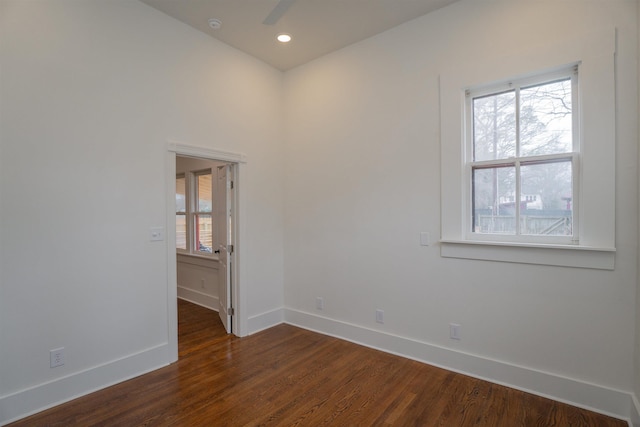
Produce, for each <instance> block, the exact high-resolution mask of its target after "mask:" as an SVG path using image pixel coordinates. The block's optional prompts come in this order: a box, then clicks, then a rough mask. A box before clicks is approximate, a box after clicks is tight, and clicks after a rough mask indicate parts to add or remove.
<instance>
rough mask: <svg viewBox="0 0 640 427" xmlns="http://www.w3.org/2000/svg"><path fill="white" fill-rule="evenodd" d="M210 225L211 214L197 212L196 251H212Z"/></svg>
mask: <svg viewBox="0 0 640 427" xmlns="http://www.w3.org/2000/svg"><path fill="white" fill-rule="evenodd" d="M212 225H213V224H212V220H211V215H209V214H199V215H196V216H195V228H196V233H195V235H196V248H195V250H196V251H199V252H207V253H212V252H213V232H212Z"/></svg>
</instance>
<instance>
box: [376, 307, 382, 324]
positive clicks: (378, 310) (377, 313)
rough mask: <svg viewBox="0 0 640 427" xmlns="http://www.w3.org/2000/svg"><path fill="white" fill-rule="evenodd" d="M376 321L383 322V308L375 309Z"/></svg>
mask: <svg viewBox="0 0 640 427" xmlns="http://www.w3.org/2000/svg"><path fill="white" fill-rule="evenodd" d="M376 322H378V323H384V310H380V309H377V310H376Z"/></svg>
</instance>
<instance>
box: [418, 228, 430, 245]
mask: <svg viewBox="0 0 640 427" xmlns="http://www.w3.org/2000/svg"><path fill="white" fill-rule="evenodd" d="M420 245H421V246H429V233H427V232H426V231H423V232H421V233H420Z"/></svg>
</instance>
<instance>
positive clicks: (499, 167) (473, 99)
mask: <svg viewBox="0 0 640 427" xmlns="http://www.w3.org/2000/svg"><path fill="white" fill-rule="evenodd" d="M577 78H578V69H577V67H571V68H569V69H566V70H563V71H560V72H556V73H553V74H546V75H539V76H535V77H533V78H527V79H521V80H518V81H509V82H508V83H505V84H502V85H498V86H491V87H482V88H477V89H471V90H467V91H466V106H465V109H466V112H467V113H466V114H465V116H466V118H467V120H466V127H467V129H466V132H465V134H466V135H467V141H466V147H467V148H466V149H467V153H466V156H465V157H466V158H467V159H469V161H468V162H467V177H468V178H467V179H468V180H469V188H470V193H471V194H470V195H469V197H468V200H467V203H468V204H469V208H468V209H467V212H469V214H470V215H469V218H468V221H469V226H468V227H469V228H468V229H469V231H470V235H469V238H471V239H474V238H481V239H482V240H498V241H516V242H517V241H524V242H544V243H546V242H548V243H572V242H573V243H575V242H577V241H578V235H577V234H578V233H577V232H578V228H577V227H576V224H577V212H578V209H577V205H576V204H577V202H578V200H577V199H576V194H578V192H577V191H576V190H577V188H578V186H579V177H578V173H577V172H578V169H579V161H580V144H579V138H578V131H577V130H578V126H577V117H578V114H577V112H576V111H575V108H576V107H577V105H578V103H577V102H576V99H577V96H578V93H577V87H578V86H577Z"/></svg>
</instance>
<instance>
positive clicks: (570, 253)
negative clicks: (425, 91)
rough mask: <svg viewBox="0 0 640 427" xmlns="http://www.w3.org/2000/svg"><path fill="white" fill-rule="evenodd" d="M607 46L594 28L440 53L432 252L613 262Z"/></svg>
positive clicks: (605, 32) (611, 73)
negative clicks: (446, 60) (552, 39)
mask: <svg viewBox="0 0 640 427" xmlns="http://www.w3.org/2000/svg"><path fill="white" fill-rule="evenodd" d="M615 53H616V43H615V31H613V30H610V29H601V30H594V31H592V32H589V33H585V34H574V35H572V36H567V37H566V38H565V39H558V40H556V43H553V44H548V43H547V44H536V43H534V42H532V43H530V44H522V45H519V46H518V49H517V50H515V49H514V50H513V51H510V52H507V53H505V52H498V51H494V50H491V49H487V50H485V51H483V52H480V53H479V54H478V55H476V56H474V58H473V60H469V61H467V60H466V59H465V58H460V57H456V56H455V55H453V56H452V57H451V63H450V64H448V65H445V66H444V67H443V69H442V70H441V73H440V78H439V94H440V98H439V99H440V160H441V168H440V191H441V193H440V194H441V215H440V218H441V239H440V254H441V255H442V256H443V257H451V258H463V259H475V260H488V261H502V262H516V263H527V264H542V265H555V266H566V267H580V268H595V269H608V270H611V269H613V268H614V266H615V251H616V249H615V231H616V221H615V219H616V186H615V180H616V149H615V144H616V132H615V129H616V127H615V123H616V117H615V114H616V110H615V95H616V86H615V67H614V64H615V59H614V58H615ZM575 69H577V74H574V71H575Z"/></svg>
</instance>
